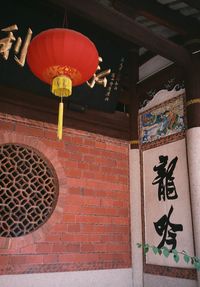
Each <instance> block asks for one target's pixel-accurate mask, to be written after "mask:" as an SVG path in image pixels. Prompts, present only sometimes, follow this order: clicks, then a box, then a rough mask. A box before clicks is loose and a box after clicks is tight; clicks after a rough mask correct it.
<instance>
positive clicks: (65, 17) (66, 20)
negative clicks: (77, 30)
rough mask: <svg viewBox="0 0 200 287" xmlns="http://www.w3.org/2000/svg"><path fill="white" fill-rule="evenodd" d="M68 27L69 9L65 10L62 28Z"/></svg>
mask: <svg viewBox="0 0 200 287" xmlns="http://www.w3.org/2000/svg"><path fill="white" fill-rule="evenodd" d="M67 27H68V18H67V9H66V8H65V12H64V17H63V23H62V28H67Z"/></svg>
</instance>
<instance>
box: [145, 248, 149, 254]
mask: <svg viewBox="0 0 200 287" xmlns="http://www.w3.org/2000/svg"><path fill="white" fill-rule="evenodd" d="M148 251H149V247H148V246H144V254H145V255H146V254H147V252H148Z"/></svg>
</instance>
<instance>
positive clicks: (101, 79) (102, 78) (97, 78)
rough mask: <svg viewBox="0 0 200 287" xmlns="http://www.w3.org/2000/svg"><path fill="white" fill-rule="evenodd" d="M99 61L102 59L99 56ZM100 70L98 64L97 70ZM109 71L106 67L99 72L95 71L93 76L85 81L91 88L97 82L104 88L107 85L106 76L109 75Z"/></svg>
mask: <svg viewBox="0 0 200 287" xmlns="http://www.w3.org/2000/svg"><path fill="white" fill-rule="evenodd" d="M99 62H103V59H102V58H101V57H99ZM99 70H101V67H100V65H98V67H97V71H99ZM110 72H111V69H107V70H104V71H102V72H100V73H98V74H97V73H95V74H94V75H93V77H92V78H91V79H90V81H87V82H86V83H87V85H88V86H89V87H90V88H91V89H92V88H94V86H95V84H99V85H103V86H104V88H105V87H106V86H107V82H108V81H107V78H106V76H107V75H109V74H110Z"/></svg>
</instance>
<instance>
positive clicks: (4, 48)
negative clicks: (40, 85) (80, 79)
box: [0, 24, 111, 88]
mask: <svg viewBox="0 0 200 287" xmlns="http://www.w3.org/2000/svg"><path fill="white" fill-rule="evenodd" d="M17 30H18V27H17V25H16V24H14V25H11V26H9V27H6V28H4V29H1V31H2V32H3V33H6V35H5V37H4V38H0V55H2V56H3V58H4V60H7V59H8V57H9V54H10V50H11V48H12V47H13V44H14V54H15V56H14V59H15V61H16V62H17V63H18V64H19V65H20V66H21V67H23V66H24V64H25V61H26V55H27V51H28V46H29V44H30V41H31V37H32V30H31V29H30V28H28V31H27V34H26V37H25V40H24V42H23V43H22V38H21V37H18V38H17V39H16V38H15V36H14V32H15V31H17ZM18 54H19V56H18V57H17V55H18ZM101 62H103V60H102V58H101V57H99V63H101ZM99 70H101V67H100V65H98V67H97V71H99ZM97 71H96V72H95V73H94V75H93V77H92V78H91V79H90V80H89V81H87V85H88V86H89V87H90V88H94V86H95V84H99V85H102V86H104V88H105V87H106V86H107V78H106V76H107V75H109V74H110V73H111V69H107V70H104V71H101V72H99V73H97Z"/></svg>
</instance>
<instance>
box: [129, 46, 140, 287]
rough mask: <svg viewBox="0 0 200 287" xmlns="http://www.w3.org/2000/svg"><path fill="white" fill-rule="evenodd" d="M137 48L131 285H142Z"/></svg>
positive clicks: (132, 72) (134, 60)
mask: <svg viewBox="0 0 200 287" xmlns="http://www.w3.org/2000/svg"><path fill="white" fill-rule="evenodd" d="M138 58H139V56H138V50H132V51H130V53H129V59H128V63H129V81H130V82H129V94H130V140H131V144H130V146H131V147H130V157H129V160H130V164H129V166H130V203H131V204H130V205H131V245H132V274H133V286H137V287H143V254H142V250H140V249H138V248H137V246H136V244H137V243H138V242H142V217H141V185H140V152H139V145H138V109H139V99H138V94H137V88H136V84H137V82H138V78H139V64H138V63H139V61H138Z"/></svg>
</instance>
